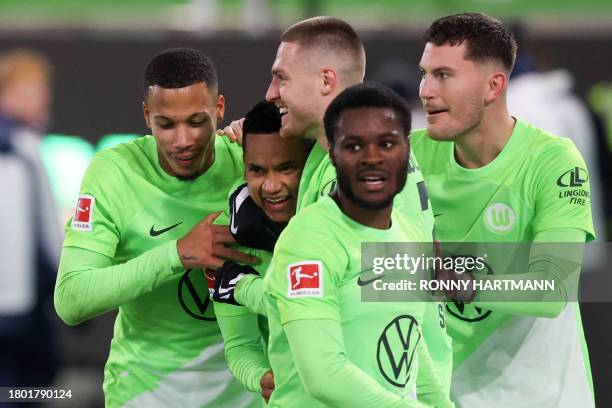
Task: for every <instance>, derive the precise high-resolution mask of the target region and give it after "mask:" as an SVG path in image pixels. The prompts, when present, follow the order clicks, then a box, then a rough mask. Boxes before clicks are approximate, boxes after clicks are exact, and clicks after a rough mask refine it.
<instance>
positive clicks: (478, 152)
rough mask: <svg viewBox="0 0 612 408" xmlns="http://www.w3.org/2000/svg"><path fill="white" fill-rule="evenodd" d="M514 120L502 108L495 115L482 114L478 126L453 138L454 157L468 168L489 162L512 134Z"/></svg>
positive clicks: (499, 151)
mask: <svg viewBox="0 0 612 408" xmlns="http://www.w3.org/2000/svg"><path fill="white" fill-rule="evenodd" d="M515 122H516V121H515V120H514V118H513V117H512V116H510V115H509V114H508V111H507V109H505V107H504V109H503V110H502V111H501V112H500V113H499V114H497V115H488V117H487V115H484V116H483V118H482V120H481V121H480V123H479V124H478V126H476V127H475V128H474V129H471V130H470V131H468V132H467V133H464V134H463V135H461V136H459V137H457V139H456V140H455V159H456V160H457V163H459V164H460V165H461V166H463V167H465V168H468V169H477V168H480V167H484V166H486V165H487V164H489V163H491V162H492V161H493V160H495V158H496V157H497V156H498V155H499V154H500V153H501V151H502V150H503V148H504V146H505V145H506V143H508V140H510V137H511V136H512V131H513V130H514V125H515Z"/></svg>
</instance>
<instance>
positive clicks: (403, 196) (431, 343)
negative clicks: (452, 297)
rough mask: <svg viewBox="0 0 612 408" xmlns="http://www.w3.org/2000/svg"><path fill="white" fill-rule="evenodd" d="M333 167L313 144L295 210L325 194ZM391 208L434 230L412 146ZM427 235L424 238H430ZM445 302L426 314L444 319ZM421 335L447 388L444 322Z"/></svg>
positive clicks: (449, 364)
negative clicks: (402, 183)
mask: <svg viewBox="0 0 612 408" xmlns="http://www.w3.org/2000/svg"><path fill="white" fill-rule="evenodd" d="M335 182H336V169H335V168H334V166H333V165H332V163H331V160H330V158H329V154H328V152H327V151H325V150H324V149H323V148H322V147H321V146H320V145H319V144H318V143H315V145H314V146H313V148H312V151H311V152H310V154H309V156H308V160H307V161H306V164H305V166H304V171H303V172H302V178H301V180H300V188H299V194H298V203H297V212H299V211H300V210H302V209H303V208H306V207H307V206H308V205H310V204H312V203H314V202H316V201H317V200H319V199H320V198H321V197H324V196H327V195H328V194H329V193H330V191H331V190H333V189H334V187H335ZM393 210H394V211H395V212H396V213H401V214H402V215H403V216H404V217H405V218H406V219H407V220H409V222H410V224H411V225H412V226H413V228H417V229H421V230H423V231H430V233H433V228H434V217H433V213H432V210H431V205H430V201H429V198H428V196H427V188H426V187H425V182H424V180H423V175H422V174H421V169H420V167H419V164H418V162H417V159H416V157H415V155H414V154H413V152H412V150H411V154H410V161H409V167H408V178H407V180H406V186H405V187H404V189H403V190H402V191H401V192H400V193H399V194H398V195H397V196H396V197H395V200H394V201H393ZM431 238H432V237H431V236H429V237H428V238H427V239H426V241H429V240H431ZM443 308H444V306H443V304H442V303H441V302H432V304H431V305H428V307H427V315H428V316H430V318H431V319H438V318H439V317H440V316H441V317H442V319H444V310H442V311H440V309H443ZM423 336H424V340H425V343H426V344H427V347H428V349H429V353H430V354H431V358H432V361H433V363H434V366H435V367H436V369H437V371H438V375H439V377H440V380H441V381H442V384H443V385H444V386H445V389H446V390H447V391H448V390H449V389H450V380H451V378H450V377H451V371H452V346H451V339H450V337H449V336H448V335H447V333H446V327H445V325H444V324H442V325H441V326H440V325H434V324H432V325H426V327H425V329H424V331H423Z"/></svg>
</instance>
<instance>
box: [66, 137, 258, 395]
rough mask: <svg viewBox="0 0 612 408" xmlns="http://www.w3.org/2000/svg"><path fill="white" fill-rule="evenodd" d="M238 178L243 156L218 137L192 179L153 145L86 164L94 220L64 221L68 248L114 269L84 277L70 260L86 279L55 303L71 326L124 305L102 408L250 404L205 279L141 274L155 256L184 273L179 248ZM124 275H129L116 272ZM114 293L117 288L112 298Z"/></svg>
mask: <svg viewBox="0 0 612 408" xmlns="http://www.w3.org/2000/svg"><path fill="white" fill-rule="evenodd" d="M242 173H243V164H242V152H241V149H240V148H239V147H238V146H236V145H235V144H234V145H232V144H231V143H229V141H227V140H226V139H225V138H215V161H214V163H213V165H212V166H211V167H210V168H209V169H208V170H207V171H206V172H205V173H204V174H202V175H201V176H199V177H197V178H195V179H193V180H180V179H177V178H175V177H172V176H170V175H168V174H167V173H166V172H165V171H164V170H163V169H162V168H161V167H160V166H159V158H158V155H157V146H156V142H155V140H154V138H153V137H152V136H145V137H142V138H139V139H136V140H134V141H131V142H128V143H124V144H120V145H117V146H115V147H113V148H110V149H107V150H104V151H102V152H100V153H98V154H97V155H96V156H95V158H94V159H93V161H92V163H91V164H90V166H89V168H88V170H87V172H86V174H85V176H84V179H83V183H82V185H81V193H80V194H81V197H84V196H85V199H86V200H87V201H83V202H82V203H88V208H89V210H88V211H90V216H91V219H90V220H89V222H77V220H75V222H73V220H69V221H68V224H67V227H66V239H65V241H64V247H65V248H66V250H67V251H69V252H70V251H72V250H71V249H68V248H81V249H83V250H88V251H92V252H95V253H97V254H100V255H103V256H105V257H107V258H109V259H112V264H113V265H115V266H117V268H118V269H115V270H111V272H114V273H109V274H103V272H101V270H102V269H101V270H97V269H96V268H94V269H92V270H87V271H83V270H82V264H80V261H79V262H78V265H71V264H69V263H68V262H67V260H68V258H66V259H67V260H66V261H64V262H63V265H62V268H63V269H64V270H66V271H79V270H81V272H80V273H78V274H77V273H74V274H73V275H72V276H68V274H67V275H66V279H64V280H61V281H60V282H58V285H61V296H60V297H56V299H59V303H58V306H59V307H58V309H59V310H63V312H62V313H64V314H66V315H67V316H76V319H75V322H76V320H80V319H81V318H87V317H88V316H90V315H95V314H96V313H98V312H103V311H105V310H108V309H109V308H111V306H119V314H118V315H117V319H116V321H115V329H114V334H113V340H112V342H111V346H110V354H109V359H108V361H107V364H106V367H105V372H104V385H103V387H104V393H105V405H106V406H108V407H115V406H122V405H124V404H126V403H129V404H130V405H139V406H168V405H175V406H176V405H189V406H207V407H217V406H219V407H220V406H240V405H245V404H248V403H249V401H251V400H253V396H252V395H249V394H248V393H246V392H244V391H243V389H242V387H241V385H240V384H239V383H238V382H237V381H235V380H233V379H232V377H231V374H230V373H229V371H228V370H227V365H226V363H225V360H224V357H223V350H222V348H223V344H222V340H221V334H220V331H219V327H218V325H217V323H216V321H215V319H214V313H213V310H212V309H213V308H212V307H210V301H209V300H208V297H207V294H208V287H207V284H206V280H205V279H204V275H203V272H202V271H201V270H192V271H190V272H189V273H186V272H182V271H179V270H171V271H167V272H162V271H161V268H162V266H161V265H160V266H155V267H151V268H148V269H146V270H145V269H136V267H142V266H145V265H148V261H149V258H148V257H151V256H157V257H161V255H162V254H161V253H158V252H165V254H166V257H167V258H168V259H167V260H166V261H165V262H162V264H165V265H167V266H173V267H177V268H178V263H177V254H176V240H177V239H178V238H180V237H182V236H184V235H185V234H186V233H187V232H188V231H189V230H190V229H191V228H192V227H193V226H194V225H195V224H196V223H198V222H199V221H201V220H202V219H203V218H204V217H205V216H206V215H208V214H209V213H212V212H215V211H218V210H223V209H225V208H226V207H227V196H228V193H229V188H230V186H232V185H233V184H234V183H236V182H237V181H239V180H240V178H241V177H242ZM89 200H91V201H89ZM81 210H87V209H81ZM77 213H78V212H77ZM83 214H86V212H83ZM225 222H226V223H227V220H226V221H225ZM170 227H172V228H170ZM167 228H170V229H168V230H167V231H166V232H160V231H163V230H164V229H167ZM156 231H157V232H156ZM173 245H174V247H173V248H174V253H173V254H172V255H171V254H170V247H172V246H173ZM164 248H165V249H164ZM69 252H66V253H67V254H69ZM148 253H153V254H154V255H148ZM143 254H145V255H143ZM141 256H144V258H143V259H142V260H141V259H139V257H141ZM69 258H70V257H69ZM122 264H123V265H125V266H123V267H122V266H121V265H122ZM104 267H107V266H106V265H105V266H103V268H104ZM121 268H124V269H123V271H126V273H121V272H117V270H120V271H121V270H122V269H121ZM73 282H79V283H74V284H73ZM94 283H95V284H96V285H97V286H95V287H94V286H93V284H94ZM88 285H89V286H88ZM83 287H86V288H88V291H83V290H82V289H83ZM58 288H59V286H58ZM100 288H107V290H106V291H101V290H100ZM108 288H115V289H116V293H115V295H116V299H113V298H112V293H111V290H110V289H108ZM86 293H91V296H87V295H86ZM75 299H79V300H75ZM124 300H125V302H123V301H124ZM85 302H90V303H92V305H90V306H88V307H87V308H86V311H87V313H83V312H81V311H78V310H77V311H74V310H72V311H67V310H66V309H70V308H71V305H73V304H82V303H85ZM186 389H189V390H190V391H189V393H186V392H184V390H186Z"/></svg>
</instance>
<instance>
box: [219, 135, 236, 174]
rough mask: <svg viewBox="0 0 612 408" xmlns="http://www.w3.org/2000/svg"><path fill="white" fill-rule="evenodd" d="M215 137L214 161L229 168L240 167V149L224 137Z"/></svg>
mask: <svg viewBox="0 0 612 408" xmlns="http://www.w3.org/2000/svg"><path fill="white" fill-rule="evenodd" d="M214 137H215V160H219V161H221V162H222V163H223V164H224V165H228V166H231V167H236V166H238V167H242V147H241V146H240V145H239V144H238V143H235V142H231V141H230V140H229V139H228V138H227V137H225V136H214Z"/></svg>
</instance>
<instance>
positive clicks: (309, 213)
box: [279, 196, 342, 242]
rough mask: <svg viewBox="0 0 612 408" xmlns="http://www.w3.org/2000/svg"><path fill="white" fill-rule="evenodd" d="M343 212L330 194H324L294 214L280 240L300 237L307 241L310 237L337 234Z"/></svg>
mask: <svg viewBox="0 0 612 408" xmlns="http://www.w3.org/2000/svg"><path fill="white" fill-rule="evenodd" d="M341 219H342V214H341V211H340V209H339V208H338V206H337V204H336V202H335V201H334V200H333V199H332V198H331V197H330V196H324V197H322V198H321V199H320V200H318V201H316V202H315V203H313V204H310V205H309V206H307V207H306V208H304V209H303V210H300V211H298V213H297V214H296V215H295V216H293V218H292V219H291V221H289V224H288V225H287V227H286V228H285V230H284V231H283V233H282V234H281V237H280V238H279V241H280V240H287V239H298V240H301V241H302V242H305V241H306V240H309V239H315V238H316V239H324V238H326V237H327V238H330V239H332V238H333V237H335V236H336V234H337V232H338V230H337V228H336V227H337V226H338V224H339V222H338V220H341Z"/></svg>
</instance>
